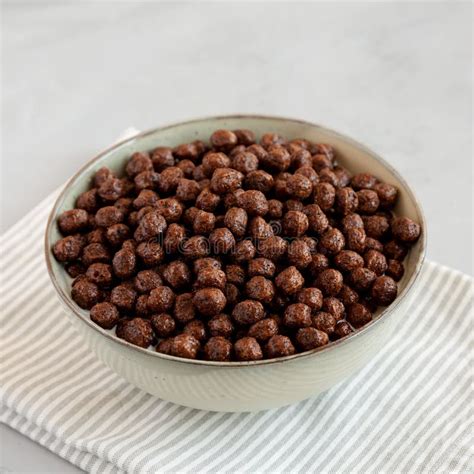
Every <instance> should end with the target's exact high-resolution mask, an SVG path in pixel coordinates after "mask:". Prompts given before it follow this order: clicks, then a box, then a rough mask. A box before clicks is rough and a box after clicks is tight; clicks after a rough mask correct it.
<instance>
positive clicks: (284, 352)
mask: <svg viewBox="0 0 474 474" xmlns="http://www.w3.org/2000/svg"><path fill="white" fill-rule="evenodd" d="M265 352H266V355H267V357H268V358H269V359H274V358H276V357H286V356H290V355H293V354H294V353H295V352H296V351H295V347H294V346H293V344H292V342H291V339H290V338H289V337H287V336H282V335H275V336H272V337H271V338H270V339H269V340H268V342H267V344H266V346H265Z"/></svg>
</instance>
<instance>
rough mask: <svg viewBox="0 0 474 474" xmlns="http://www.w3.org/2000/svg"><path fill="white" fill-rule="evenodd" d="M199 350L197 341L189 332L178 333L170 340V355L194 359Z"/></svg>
mask: <svg viewBox="0 0 474 474" xmlns="http://www.w3.org/2000/svg"><path fill="white" fill-rule="evenodd" d="M198 351H199V341H198V340H197V339H196V338H195V337H193V336H191V335H189V334H178V335H177V336H175V337H174V338H173V339H172V341H171V350H170V353H171V355H174V356H175V357H183V358H185V359H195V358H196V357H197V354H198Z"/></svg>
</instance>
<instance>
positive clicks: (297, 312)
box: [283, 303, 312, 328]
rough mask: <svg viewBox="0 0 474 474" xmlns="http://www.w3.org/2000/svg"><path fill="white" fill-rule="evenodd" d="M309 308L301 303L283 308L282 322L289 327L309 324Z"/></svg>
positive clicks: (302, 326)
mask: <svg viewBox="0 0 474 474" xmlns="http://www.w3.org/2000/svg"><path fill="white" fill-rule="evenodd" d="M311 322H312V321H311V308H310V307H309V306H307V305H305V304H303V303H295V304H291V305H290V306H288V307H287V308H286V309H285V313H284V315H283V324H284V325H285V326H287V327H289V328H304V327H308V326H311Z"/></svg>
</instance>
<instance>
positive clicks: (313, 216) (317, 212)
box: [303, 204, 329, 235]
mask: <svg viewBox="0 0 474 474" xmlns="http://www.w3.org/2000/svg"><path fill="white" fill-rule="evenodd" d="M303 212H304V213H305V214H306V216H307V217H308V228H309V230H310V231H311V232H314V233H315V234H318V235H320V234H322V233H323V232H324V231H326V230H327V228H328V226H329V221H328V218H327V217H326V214H325V213H324V212H323V211H322V209H321V208H320V207H319V206H318V205H317V204H309V205H308V206H306V207H305V208H304V210H303Z"/></svg>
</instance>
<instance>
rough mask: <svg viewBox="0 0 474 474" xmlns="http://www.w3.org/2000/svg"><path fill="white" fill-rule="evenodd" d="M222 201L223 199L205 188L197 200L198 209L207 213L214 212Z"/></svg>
mask: <svg viewBox="0 0 474 474" xmlns="http://www.w3.org/2000/svg"><path fill="white" fill-rule="evenodd" d="M220 201H221V198H220V197H219V196H218V195H217V194H214V193H213V192H211V191H210V190H209V189H207V188H204V189H203V190H202V191H201V192H200V193H199V196H198V197H197V198H196V207H197V208H198V209H201V210H203V211H206V212H214V211H215V210H216V208H217V206H218V205H219V203H220ZM193 219H194V217H193Z"/></svg>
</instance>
